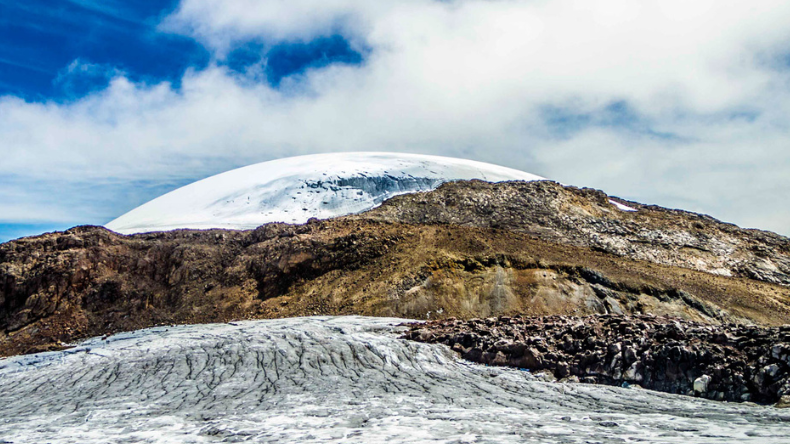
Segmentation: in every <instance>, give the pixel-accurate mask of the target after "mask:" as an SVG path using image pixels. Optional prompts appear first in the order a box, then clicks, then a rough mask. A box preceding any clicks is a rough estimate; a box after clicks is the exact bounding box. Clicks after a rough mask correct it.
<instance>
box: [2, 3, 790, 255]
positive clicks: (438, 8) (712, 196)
mask: <svg viewBox="0 0 790 444" xmlns="http://www.w3.org/2000/svg"><path fill="white" fill-rule="evenodd" d="M725 2H726V5H725V6H722V3H721V2H714V1H713V0H698V1H695V2H692V3H689V2H684V1H680V0H663V1H658V0H647V1H644V2H623V1H621V0H588V1H584V2H580V1H577V0H546V1H543V2H534V1H531V0H508V1H505V0H492V1H484V0H454V1H451V2H447V1H438V0H406V1H395V0H381V1H378V2H367V1H357V0H337V1H333V2H320V1H316V0H269V1H266V2H260V1H256V0H233V1H227V2H218V1H212V0H168V1H156V0H153V1H147V2H122V1H117V0H107V1H98V0H62V1H57V2H52V1H42V0H31V1H26V2H16V1H9V0H0V158H2V159H3V160H2V161H0V241H4V240H8V239H11V238H15V237H18V236H23V235H32V234H37V233H40V232H42V231H49V230H52V229H64V228H68V227H71V226H73V225H78V224H104V223H106V222H108V221H109V220H112V219H113V218H115V217H117V216H119V215H121V214H123V213H124V212H126V211H128V210H130V209H132V208H134V207H135V206H137V205H139V204H141V203H144V202H145V201H147V200H150V199H152V198H154V197H156V196H158V195H160V194H162V193H164V192H167V191H169V190H172V189H174V188H176V187H178V186H181V185H184V184H187V183H190V182H192V181H194V180H198V179H201V178H203V177H207V176H209V175H212V174H217V173H220V172H223V171H226V170H228V169H232V168H236V167H240V166H244V165H247V164H250V163H254V162H261V161H266V160H271V159H275V158H279V157H284V156H290V155H300V154H310V153H318V152H330V151H404V152H417V153H425V154H437V155H446V156H455V157H465V158H471V159H475V160H480V161H487V162H492V163H497V164H502V165H507V166H510V167H514V168H519V169H522V170H524V171H528V172H532V173H535V174H539V175H542V176H545V177H549V178H552V179H555V180H558V181H561V182H563V183H568V184H574V185H578V186H591V187H595V188H600V189H603V190H604V191H607V192H608V193H610V194H613V195H618V196H621V197H625V198H630V199H634V200H638V201H641V202H645V203H656V204H660V205H664V206H669V207H677V208H684V209H688V210H692V211H699V212H704V213H708V214H711V215H713V216H714V217H717V218H720V219H724V220H727V221H732V222H735V223H738V224H740V225H742V226H748V227H758V228H764V229H770V230H774V231H777V232H780V233H783V234H790V198H788V196H790V148H788V147H790V118H789V117H788V116H790V66H788V64H787V63H785V62H784V61H786V60H788V54H790V4H787V2H783V1H778V0H756V1H754V2H749V4H746V3H744V2H737V1H726V0H725Z"/></svg>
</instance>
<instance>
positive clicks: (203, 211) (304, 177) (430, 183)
mask: <svg viewBox="0 0 790 444" xmlns="http://www.w3.org/2000/svg"><path fill="white" fill-rule="evenodd" d="M471 179H480V180H485V181H488V182H502V181H508V180H527V181H529V180H544V178H542V177H540V176H536V175H534V174H529V173H525V172H523V171H518V170H514V169H511V168H505V167H502V166H498V165H491V164H488V163H482V162H475V161H471V160H464V159H453V158H448V157H438V156H425V155H418V154H399V153H332V154H315V155H310V156H299V157H289V158H286V159H279V160H273V161H270V162H263V163H259V164H255V165H250V166H247V167H244V168H239V169H236V170H232V171H228V172H225V173H222V174H218V175H216V176H212V177H209V178H206V179H203V180H200V181H197V182H194V183H192V184H189V185H187V186H184V187H182V188H179V189H177V190H175V191H172V192H170V193H167V194H165V195H163V196H161V197H158V198H156V199H154V200H152V201H150V202H148V203H146V204H143V205H141V206H139V207H137V208H135V209H134V210H132V211H130V212H128V213H126V214H124V215H123V216H121V217H119V218H117V219H115V220H113V221H112V222H110V223H108V224H107V228H109V229H111V230H114V231H117V232H119V233H123V234H132V233H142V232H148V231H165V230H173V229H178V228H198V229H206V228H229V229H250V228H256V227H258V226H260V225H262V224H265V223H268V222H288V223H304V222H307V220H308V219H310V218H311V217H317V218H319V219H326V218H331V217H336V216H342V215H346V214H353V213H359V212H362V211H365V210H369V209H371V208H373V207H375V206H378V205H379V204H381V203H382V202H383V201H385V200H386V199H388V198H390V197H392V196H396V195H398V194H404V193H411V192H416V191H428V190H432V189H434V188H436V187H437V186H439V185H440V184H442V183H443V182H448V181H453V180H471Z"/></svg>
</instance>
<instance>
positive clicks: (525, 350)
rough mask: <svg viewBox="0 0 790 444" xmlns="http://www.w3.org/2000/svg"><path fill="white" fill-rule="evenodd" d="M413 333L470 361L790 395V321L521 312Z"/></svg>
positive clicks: (666, 387) (718, 392)
mask: <svg viewBox="0 0 790 444" xmlns="http://www.w3.org/2000/svg"><path fill="white" fill-rule="evenodd" d="M404 337H405V338H407V339H411V340H415V341H419V342H425V343H439V344H445V345H447V346H449V347H451V348H452V349H453V350H455V351H456V352H458V353H459V354H460V355H461V357H463V358H464V359H467V360H469V361H473V362H477V363H482V364H488V365H494V366H510V367H517V368H521V369H524V370H529V371H531V372H536V371H541V370H546V371H549V372H551V373H552V374H553V376H554V377H556V378H558V379H565V380H572V381H581V382H588V383H597V384H607V385H618V386H628V385H632V384H636V385H639V386H641V387H644V388H648V389H652V390H658V391H663V392H668V393H675V394H687V395H695V396H700V397H704V398H709V399H715V400H725V401H738V402H740V401H754V402H758V403H776V402H782V403H786V402H787V401H790V326H783V327H774V328H765V327H756V326H746V325H734V324H727V325H718V326H712V325H705V324H700V323H697V322H690V321H685V320H681V319H677V318H674V319H673V318H664V317H655V316H650V315H641V316H615V315H602V316H591V317H583V318H578V317H566V316H548V317H537V318H530V317H521V316H516V317H499V318H488V319H472V320H468V321H462V320H457V319H446V320H437V321H429V322H427V323H417V324H411V330H410V331H409V332H408V333H406V334H405V336H404Z"/></svg>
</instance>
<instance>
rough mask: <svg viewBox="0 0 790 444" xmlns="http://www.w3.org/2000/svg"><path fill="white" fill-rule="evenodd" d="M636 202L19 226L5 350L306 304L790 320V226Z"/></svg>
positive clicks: (5, 287)
mask: <svg viewBox="0 0 790 444" xmlns="http://www.w3.org/2000/svg"><path fill="white" fill-rule="evenodd" d="M628 205H631V206H633V207H634V208H638V209H639V211H637V212H623V211H620V210H618V209H617V208H615V207H614V206H613V205H611V204H610V203H609V201H608V198H607V196H606V195H605V194H603V193H601V192H597V191H591V190H578V189H575V188H568V187H562V186H560V185H557V184H553V183H549V182H534V183H519V182H516V183H504V184H487V183H483V182H459V183H453V184H447V185H444V186H442V187H441V188H439V189H438V190H436V191H434V192H429V193H420V194H415V195H408V196H402V197H399V198H396V199H392V200H390V201H388V202H387V203H386V204H385V205H384V206H382V207H380V208H378V209H376V210H373V211H371V212H368V213H365V214H362V215H358V216H350V217H346V218H339V219H334V220H328V221H311V222H309V223H307V224H304V225H286V224H267V225H264V226H262V227H260V228H258V229H256V230H249V231H225V230H209V231H188V230H183V231H172V232H162V233H151V234H140V235H134V236H123V235H119V234H116V233H113V232H111V231H108V230H106V229H104V228H100V227H78V228H74V229H72V230H69V231H67V232H64V233H50V234H45V235H42V236H38V237H32V238H26V239H20V240H17V241H13V242H8V243H6V244H2V245H0V354H2V355H8V354H16V353H26V352H32V351H39V350H46V349H52V348H58V347H61V346H62V344H63V343H65V342H69V341H73V340H75V339H78V338H83V337H88V336H95V335H103V334H108V333H112V332H117V331H125V330H133V329H138V328H143V327H148V326H152V325H161V324H173V323H179V324H180V323H204V322H221V321H228V320H232V319H247V318H275V317H286V316H301V315H313V314H360V315H373V316H397V317H406V318H415V319H428V318H430V319H436V318H444V317H450V316H453V317H458V318H472V317H481V316H495V315H512V314H523V315H553V314H560V315H576V316H580V315H586V314H596V313H614V314H621V313H623V314H635V313H653V314H657V315H674V316H681V317H684V318H686V319H689V320H695V321H702V322H708V323H720V322H742V323H750V322H753V323H759V324H767V325H777V324H785V323H790V288H789V287H788V286H787V285H786V284H787V283H788V275H787V263H788V253H787V251H788V242H789V241H788V240H787V239H786V238H783V237H781V236H778V235H774V234H771V233H765V232H759V231H754V230H740V229H738V228H737V227H734V226H732V225H726V224H722V223H720V222H718V221H715V220H712V219H710V218H708V217H706V216H698V215H693V214H690V213H683V212H677V211H672V210H664V209H659V208H655V207H643V206H640V205H638V204H634V203H628ZM596 230H598V231H596ZM596 233H597V234H596ZM651 233H652V234H651ZM688 236H691V237H690V238H689V237H688ZM653 237H655V238H656V239H659V240H656V241H655V242H654V241H651V240H650V239H652V238H653ZM660 239H663V241H661V240H660ZM678 239H681V240H678ZM607 245H609V246H611V245H616V246H618V247H617V248H614V247H607ZM722 245H724V246H723V247H722ZM766 264H767V265H766ZM749 270H758V271H759V270H763V271H765V270H768V272H760V273H757V272H750V271H749ZM728 275H731V276H728Z"/></svg>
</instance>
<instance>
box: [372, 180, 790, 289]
mask: <svg viewBox="0 0 790 444" xmlns="http://www.w3.org/2000/svg"><path fill="white" fill-rule="evenodd" d="M617 201H619V203H624V204H626V205H627V206H629V207H631V208H633V209H636V210H638V211H634V212H631V211H621V210H619V209H617V208H616V207H615V205H613V204H612V203H611V202H610V198H609V197H608V196H607V195H606V194H604V193H603V192H601V191H598V190H593V189H589V188H585V189H578V188H574V187H566V186H562V185H560V184H557V183H555V182H549V181H540V182H507V183H497V184H492V183H488V182H481V181H472V182H455V183H448V184H445V185H443V186H442V187H440V188H439V189H438V190H436V191H434V192H431V193H418V194H408V195H403V196H399V197H396V198H393V199H391V200H389V201H387V202H386V203H385V204H384V205H383V206H381V207H379V208H377V209H375V210H372V211H370V212H368V213H364V214H362V215H360V216H357V217H359V218H364V219H368V220H369V219H374V220H388V221H398V222H408V223H427V224H436V223H445V224H454V225H463V226H474V227H485V228H502V229H507V230H514V231H518V232H521V233H528V234H532V235H534V236H537V237H539V238H541V239H545V240H550V241H554V242H559V243H563V244H569V245H576V246H583V247H590V248H594V249H597V250H601V251H606V252H608V253H613V254H616V255H618V256H623V257H630V258H633V259H640V260H645V261H650V262H655V263H658V264H665V265H674V266H678V267H684V268H690V269H693V270H700V271H705V272H708V273H714V274H719V275H722V276H741V277H748V278H751V279H756V280H760V281H764V282H771V283H776V284H782V285H790V239H788V238H786V237H783V236H779V235H777V234H774V233H770V232H766V231H760V230H745V229H741V228H739V227H737V226H735V225H732V224H727V223H723V222H720V221H718V220H716V219H713V218H712V217H710V216H705V215H701V214H695V213H689V212H686V211H680V210H670V209H666V208H661V207H657V206H653V205H642V204H639V203H636V202H629V201H625V200H622V199H617Z"/></svg>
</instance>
